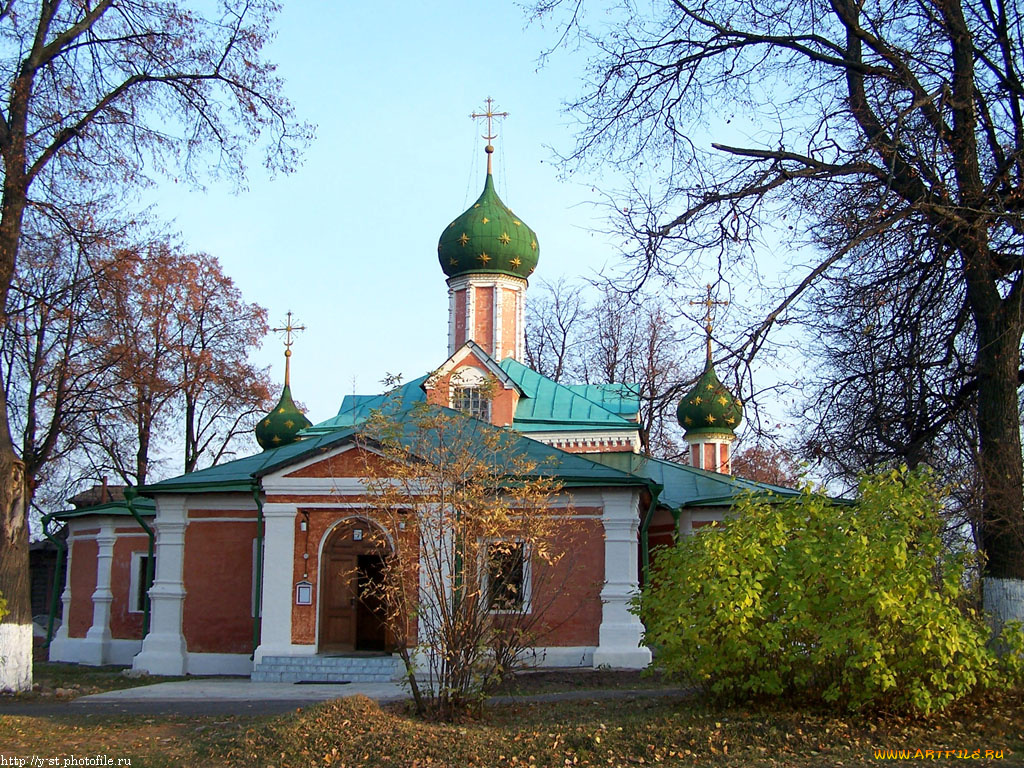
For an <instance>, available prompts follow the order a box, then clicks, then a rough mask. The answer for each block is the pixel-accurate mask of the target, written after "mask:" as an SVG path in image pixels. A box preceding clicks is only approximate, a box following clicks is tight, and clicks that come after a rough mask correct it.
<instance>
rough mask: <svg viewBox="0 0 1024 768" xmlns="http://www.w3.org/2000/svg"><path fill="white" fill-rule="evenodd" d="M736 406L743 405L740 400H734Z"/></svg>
mask: <svg viewBox="0 0 1024 768" xmlns="http://www.w3.org/2000/svg"><path fill="white" fill-rule="evenodd" d="M736 405H743V401H742V400H740V399H739V398H738V397H737V398H736Z"/></svg>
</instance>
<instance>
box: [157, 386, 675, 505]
mask: <svg viewBox="0 0 1024 768" xmlns="http://www.w3.org/2000/svg"><path fill="white" fill-rule="evenodd" d="M412 384H413V382H410V383H409V384H408V385H405V386H406V387H408V386H410V385H412ZM399 389H402V388H399ZM397 391H398V390H395V392H397ZM395 402H396V403H398V404H399V410H398V412H399V413H402V412H404V411H407V410H408V409H407V408H404V407H403V406H402V402H403V401H402V400H396V401H395ZM364 405H365V403H364ZM421 407H428V408H435V407H436V406H421ZM439 410H441V411H445V412H449V413H451V414H455V415H460V416H461V414H458V412H457V411H452V410H450V409H448V408H442V409H439ZM469 421H470V422H471V423H472V426H473V429H476V430H479V431H481V432H482V431H484V430H496V429H499V428H498V427H492V426H491V425H490V424H486V423H484V422H481V421H477V420H475V419H469ZM500 431H501V432H502V433H503V439H504V440H507V441H508V442H507V447H508V450H510V451H515V452H517V453H521V454H523V455H525V456H528V457H529V458H530V460H531V461H535V462H536V463H537V465H538V467H539V468H540V469H539V471H538V472H537V473H536V474H538V475H541V476H545V477H557V478H558V479H559V480H560V481H561V482H562V483H563V484H564V485H565V486H566V487H578V486H600V485H611V486H622V485H627V486H638V485H641V486H648V487H651V486H654V485H657V483H656V481H652V480H651V479H649V478H646V477H643V476H640V475H631V474H629V473H628V472H623V471H621V470H619V469H617V468H615V467H612V466H608V465H606V464H603V463H599V462H596V461H591V460H590V459H589V458H584V457H583V456H580V455H578V454H572V453H567V452H565V451H562V450H559V449H558V448H552V447H551V446H549V445H545V444H544V443H540V442H537V441H536V440H531V439H529V438H527V437H524V436H522V435H520V434H519V433H518V432H517V431H515V430H508V429H501V430H500ZM356 432H357V430H356V429H355V428H354V427H348V428H343V429H337V430H335V431H334V432H327V433H324V434H318V435H313V436H311V437H308V438H306V439H304V440H299V441H297V442H294V443H290V444H288V445H284V446H281V447H280V448H271V449H270V450H267V451H264V452H263V453H260V454H256V455H255V456H247V457H245V458H243V459H236V460H235V461H229V462H227V463H225V464H218V465H216V466H213V467H209V468H207V469H201V470H199V471H197V472H190V473H189V474H187V475H181V476H180V477H172V478H170V479H168V480H162V481H160V482H159V483H154V484H152V485H147V486H143V487H142V488H140V489H139V490H140V492H142V493H145V494H147V495H153V494H157V493H204V492H222V493H226V492H231V491H236V492H237V491H251V490H252V489H253V488H254V487H255V485H256V482H257V481H258V479H259V478H260V477H262V476H263V475H266V474H269V473H270V472H273V471H275V470H277V469H280V468H282V467H285V466H288V465H290V464H295V463H298V462H299V461H302V460H304V459H306V458H309V457H311V456H314V455H316V454H317V453H323V452H326V451H328V450H330V449H331V448H334V447H337V446H338V445H341V444H344V443H346V442H349V441H351V440H352V439H354V438H355V435H356ZM466 434H471V432H467V433H466Z"/></svg>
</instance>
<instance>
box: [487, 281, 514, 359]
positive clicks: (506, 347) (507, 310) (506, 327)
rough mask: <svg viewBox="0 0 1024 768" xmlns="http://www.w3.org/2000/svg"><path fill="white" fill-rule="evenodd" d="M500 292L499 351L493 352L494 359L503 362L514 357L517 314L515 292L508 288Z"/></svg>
mask: <svg viewBox="0 0 1024 768" xmlns="http://www.w3.org/2000/svg"><path fill="white" fill-rule="evenodd" d="M500 290H501V349H498V350H495V352H494V355H493V356H494V357H495V358H496V359H497V360H504V359H505V358H506V357H515V354H516V339H517V334H516V330H517V328H518V326H519V314H518V313H517V312H516V292H515V291H514V290H510V289H509V288H502V289H500Z"/></svg>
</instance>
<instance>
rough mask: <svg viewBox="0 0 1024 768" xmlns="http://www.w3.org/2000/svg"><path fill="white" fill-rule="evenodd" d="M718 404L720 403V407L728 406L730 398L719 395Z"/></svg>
mask: <svg viewBox="0 0 1024 768" xmlns="http://www.w3.org/2000/svg"><path fill="white" fill-rule="evenodd" d="M718 402H719V404H720V405H728V404H729V398H728V397H726V396H725V395H719V396H718Z"/></svg>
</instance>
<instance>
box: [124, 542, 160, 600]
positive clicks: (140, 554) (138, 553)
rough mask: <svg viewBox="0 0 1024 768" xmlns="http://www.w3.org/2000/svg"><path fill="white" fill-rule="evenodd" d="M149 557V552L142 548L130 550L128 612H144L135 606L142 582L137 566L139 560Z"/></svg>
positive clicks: (154, 558)
mask: <svg viewBox="0 0 1024 768" xmlns="http://www.w3.org/2000/svg"><path fill="white" fill-rule="evenodd" d="M145 557H149V552H148V551H147V550H144V549H137V550H135V551H134V552H132V560H131V566H130V567H131V573H130V576H129V581H128V590H129V591H128V613H138V614H141V613H145V611H144V610H142V609H139V608H137V607H136V606H137V605H138V604H139V598H140V597H141V595H140V594H139V592H140V590H141V589H142V583H141V582H140V581H139V566H140V561H141V560H142V559H143V558H145ZM153 580H154V581H156V553H155V552H154V553H153Z"/></svg>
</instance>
